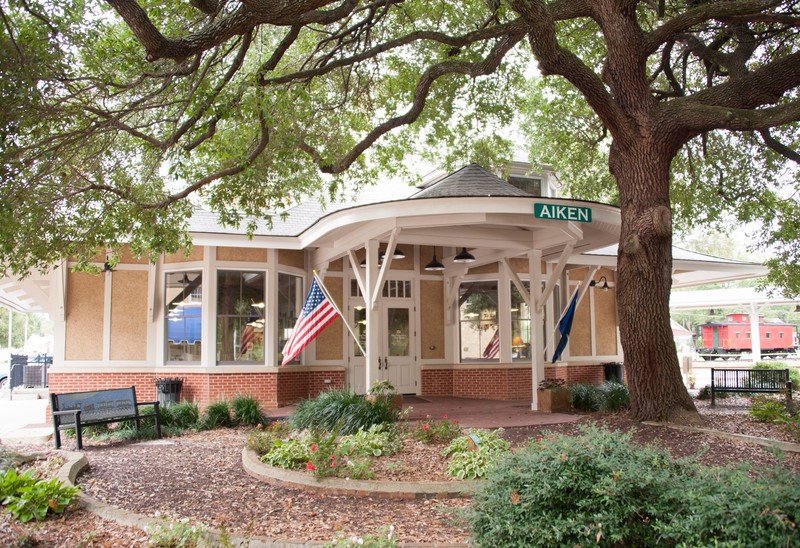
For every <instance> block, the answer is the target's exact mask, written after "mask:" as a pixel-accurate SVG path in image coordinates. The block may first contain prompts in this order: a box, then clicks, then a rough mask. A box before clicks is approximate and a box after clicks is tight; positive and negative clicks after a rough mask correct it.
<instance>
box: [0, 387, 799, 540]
mask: <svg viewBox="0 0 800 548" xmlns="http://www.w3.org/2000/svg"><path fill="white" fill-rule="evenodd" d="M747 403H748V402H747V400H728V401H726V402H725V405H724V406H719V407H717V408H716V409H711V408H709V407H708V406H707V404H706V403H705V402H698V408H699V410H700V412H701V413H702V414H703V416H704V417H706V418H707V419H708V421H709V426H710V427H711V428H714V429H718V430H723V431H728V432H736V433H741V434H747V435H752V436H758V437H767V438H772V439H779V440H784V441H792V439H791V437H790V436H788V434H787V433H785V432H784V431H782V430H781V429H780V428H779V427H777V426H775V425H769V424H763V423H757V422H755V421H753V420H752V419H750V417H749V416H748V415H747ZM581 423H598V424H601V425H605V426H608V427H609V428H619V429H626V430H627V429H630V428H635V429H636V433H635V435H634V439H635V440H636V441H637V442H640V443H651V442H655V443H657V444H659V445H661V446H664V447H667V448H668V449H669V450H670V452H671V453H672V454H673V456H676V457H677V456H686V455H692V454H697V453H699V454H700V455H702V456H701V458H702V461H703V462H705V463H707V464H711V465H725V464H731V463H736V462H740V461H750V462H753V463H756V464H782V465H784V466H788V467H790V468H792V469H794V470H796V471H800V455H796V454H793V453H787V454H785V455H784V456H783V457H781V456H780V455H777V454H776V452H775V451H771V450H766V449H764V448H762V447H760V446H758V445H755V444H752V443H746V442H741V441H731V440H725V439H720V438H718V437H713V436H709V435H707V434H699V433H689V432H683V431H678V430H674V429H671V428H667V427H664V426H649V425H642V424H636V423H633V422H632V421H629V420H628V419H626V418H625V417H624V416H623V415H587V416H585V417H582V419H581V420H580V421H579V423H578V424H581ZM576 429H577V425H576V424H569V425H550V426H546V427H541V428H537V427H522V428H509V429H507V430H506V433H505V436H506V438H507V439H509V440H510V441H512V442H513V443H514V444H517V445H518V444H522V443H525V442H526V441H527V439H529V438H531V437H537V436H540V435H542V434H543V433H545V432H547V431H556V432H565V433H570V432H574V431H576ZM246 437H247V431H245V430H215V431H210V432H201V433H193V434H189V435H185V436H182V437H179V438H172V439H169V440H167V443H143V444H135V443H130V442H120V443H98V442H93V443H89V444H87V447H86V455H87V457H88V459H89V462H90V468H89V469H88V470H87V472H86V473H84V474H83V475H82V476H81V477H80V478H79V481H80V482H82V484H83V489H84V491H85V492H86V493H89V494H91V495H92V496H94V497H96V498H98V499H100V500H103V501H105V502H108V503H110V504H113V505H115V506H118V507H120V508H124V509H126V510H130V511H133V512H137V513H141V514H146V515H151V516H155V515H164V516H169V517H172V518H188V519H190V520H192V521H199V522H202V523H205V524H206V525H208V526H210V527H214V528H224V529H225V530H227V531H229V532H234V533H238V534H242V535H245V536H247V535H259V536H266V537H271V538H283V539H303V540H312V541H330V540H333V539H335V538H336V537H337V535H340V534H346V535H348V536H349V535H364V534H375V533H377V532H378V531H379V530H380V529H381V527H387V526H389V525H393V526H394V527H395V530H396V534H397V536H398V538H399V539H400V540H401V541H403V542H427V543H465V542H467V541H468V538H469V535H468V531H467V529H466V528H465V527H464V524H463V522H461V520H460V519H459V511H461V510H462V509H464V508H466V507H467V506H468V504H469V502H468V501H467V500H464V499H449V500H413V501H402V500H384V499H379V498H361V497H352V496H326V495H321V494H315V493H308V492H305V491H303V490H299V489H288V488H283V487H277V486H272V485H268V484H265V483H261V482H258V481H256V480H254V479H252V478H251V477H249V476H247V475H246V474H245V472H244V471H243V469H242V466H241V449H242V446H243V444H244V441H245V439H246ZM406 446H407V447H406V451H405V452H404V453H402V454H398V455H394V456H392V457H389V459H388V460H387V461H386V462H385V463H384V464H383V465H382V466H380V467H378V468H377V469H376V472H377V474H378V479H392V480H397V481H402V480H411V479H425V480H434V479H435V480H443V479H448V476H447V475H446V472H445V471H444V467H445V462H444V459H443V457H441V455H440V451H441V449H442V448H443V446H431V447H428V446H422V445H418V444H416V443H412V442H408V441H407V442H406ZM37 449H39V450H41V447H39V448H37ZM146 538H147V537H146V535H145V534H144V533H143V532H142V531H140V530H138V529H135V528H131V527H123V526H120V525H117V524H116V523H113V522H109V521H106V520H103V519H101V518H98V517H97V516H94V515H92V514H90V513H88V512H86V511H85V510H81V509H75V510H71V511H68V512H67V513H66V514H65V515H64V516H61V517H58V518H55V519H48V520H47V521H45V522H43V523H40V524H28V525H22V524H18V523H14V522H12V521H11V520H10V518H9V517H8V516H7V515H6V514H0V544H6V545H13V544H15V543H16V545H20V546H24V545H26V544H24V543H20V541H22V540H27V541H28V542H29V544H28V545H31V546H65V547H66V546H142V545H143V544H145V543H146Z"/></svg>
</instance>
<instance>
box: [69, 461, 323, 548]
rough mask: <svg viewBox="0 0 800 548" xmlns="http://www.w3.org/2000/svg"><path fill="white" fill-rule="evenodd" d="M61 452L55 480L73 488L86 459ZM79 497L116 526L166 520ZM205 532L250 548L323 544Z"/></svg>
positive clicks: (143, 526) (141, 525)
mask: <svg viewBox="0 0 800 548" xmlns="http://www.w3.org/2000/svg"><path fill="white" fill-rule="evenodd" d="M61 454H62V455H63V456H64V458H65V460H66V462H65V463H64V465H63V466H62V467H61V469H60V470H59V472H58V479H59V480H60V481H61V482H62V483H64V484H65V485H69V486H72V487H74V486H75V480H76V479H77V477H78V475H79V474H80V473H81V472H82V471H83V470H84V469H85V468H86V467H87V466H89V460H88V459H87V458H86V456H85V455H84V454H83V453H81V452H78V451H61ZM79 500H80V505H81V506H82V507H83V508H85V509H87V510H88V511H90V512H91V513H93V514H95V515H97V516H100V517H101V518H105V519H108V520H111V521H114V522H116V523H118V524H120V525H127V526H129V527H137V528H139V529H142V530H146V529H147V527H148V526H151V525H164V524H165V523H169V521H168V520H167V521H165V520H164V519H159V518H153V517H150V516H145V515H142V514H137V513H135V512H132V511H130V510H123V509H122V508H117V507H116V506H113V505H111V504H108V503H106V502H102V501H100V500H97V499H96V498H94V497H93V496H91V495H87V494H86V493H83V492H81V493H80V495H79ZM208 535H209V537H210V538H209V540H211V541H215V542H221V541H222V540H223V537H224V538H225V539H227V541H228V542H230V543H231V545H232V546H247V547H251V548H302V547H307V546H323V545H325V543H324V542H316V541H303V540H280V539H271V538H268V537H260V536H248V537H242V536H239V535H234V534H230V533H226V534H224V535H223V533H222V532H220V531H217V530H214V529H209V530H208Z"/></svg>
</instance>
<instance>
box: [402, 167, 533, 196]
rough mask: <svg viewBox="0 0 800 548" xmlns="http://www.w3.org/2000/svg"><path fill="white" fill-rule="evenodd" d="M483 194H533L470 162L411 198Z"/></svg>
mask: <svg viewBox="0 0 800 548" xmlns="http://www.w3.org/2000/svg"><path fill="white" fill-rule="evenodd" d="M482 196H526V197H530V196H531V194H529V193H527V192H525V191H524V190H520V189H519V188H517V187H515V186H514V185H512V184H509V183H508V182H506V181H504V180H503V179H501V178H500V177H498V176H497V175H495V174H494V173H490V172H489V171H486V170H485V169H483V168H482V167H481V166H479V165H477V164H469V165H467V166H464V167H462V168H461V169H459V170H458V171H455V172H453V173H451V174H450V175H448V176H446V177H444V178H443V179H440V180H439V181H437V182H435V183H434V184H432V185H431V186H429V187H427V188H425V189H424V190H421V191H420V192H418V193H416V194H414V195H413V196H411V199H412V200H413V199H417V198H454V197H462V198H463V197H482Z"/></svg>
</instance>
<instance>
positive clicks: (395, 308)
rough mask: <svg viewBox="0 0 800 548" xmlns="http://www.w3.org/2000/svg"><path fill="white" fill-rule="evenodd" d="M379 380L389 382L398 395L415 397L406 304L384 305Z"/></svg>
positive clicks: (410, 322)
mask: <svg viewBox="0 0 800 548" xmlns="http://www.w3.org/2000/svg"><path fill="white" fill-rule="evenodd" d="M382 318H383V322H382V323H383V325H382V326H381V327H382V328H383V329H382V331H383V333H382V339H381V340H382V345H381V346H382V349H383V352H382V354H383V355H382V356H381V364H380V378H381V379H389V381H390V382H391V383H392V384H393V385H394V387H395V389H396V390H397V391H398V392H399V393H401V394H416V392H417V387H416V383H415V380H416V375H415V371H414V349H413V340H414V338H413V333H414V329H413V327H414V326H413V318H414V314H413V309H412V307H411V305H407V304H389V303H384V305H383V314H382Z"/></svg>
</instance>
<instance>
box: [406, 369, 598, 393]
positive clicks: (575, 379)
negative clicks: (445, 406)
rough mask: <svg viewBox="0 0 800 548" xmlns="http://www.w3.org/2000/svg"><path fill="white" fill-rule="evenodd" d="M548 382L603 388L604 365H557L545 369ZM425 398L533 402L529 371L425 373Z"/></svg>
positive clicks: (423, 379) (464, 370)
mask: <svg viewBox="0 0 800 548" xmlns="http://www.w3.org/2000/svg"><path fill="white" fill-rule="evenodd" d="M544 376H545V378H546V379H553V378H561V379H564V380H565V381H566V382H567V384H601V383H602V382H603V380H604V378H605V376H604V369H603V366H602V365H558V366H550V367H545V369H544ZM421 377H422V379H421V380H422V392H421V395H423V396H454V397H459V398H476V399H483V400H526V399H532V397H533V387H532V380H531V378H532V377H531V370H530V368H509V369H506V368H496V367H493V368H490V367H474V368H463V367H458V368H453V369H423V370H422V372H421Z"/></svg>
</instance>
